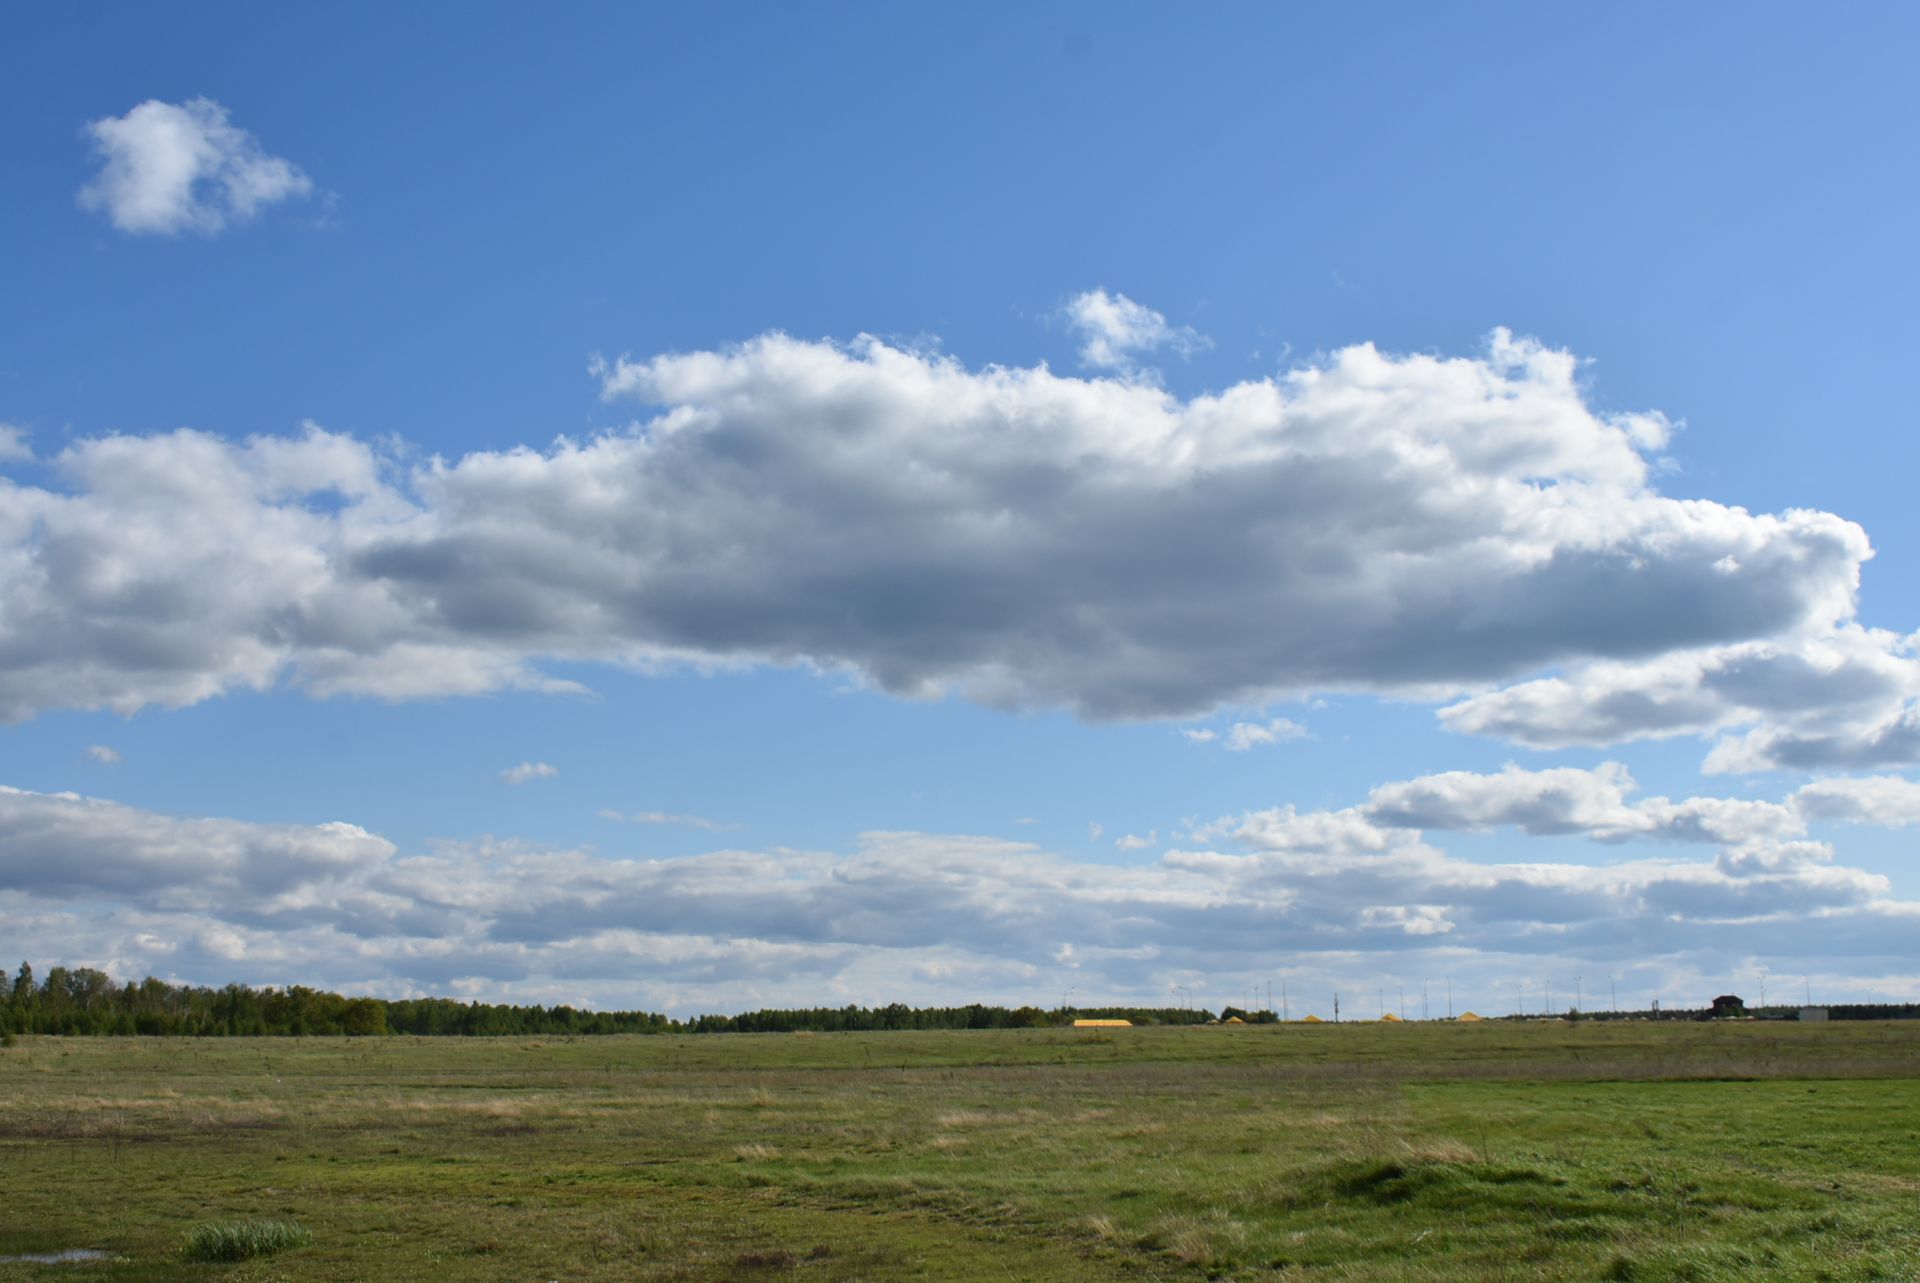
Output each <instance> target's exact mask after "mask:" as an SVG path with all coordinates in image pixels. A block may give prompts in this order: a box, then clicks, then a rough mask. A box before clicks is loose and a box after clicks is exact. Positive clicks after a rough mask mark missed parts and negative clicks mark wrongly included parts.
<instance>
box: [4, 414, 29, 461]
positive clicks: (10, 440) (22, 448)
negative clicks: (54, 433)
mask: <svg viewBox="0 0 1920 1283" xmlns="http://www.w3.org/2000/svg"><path fill="white" fill-rule="evenodd" d="M32 458H33V447H32V446H30V445H28V444H27V430H26V429H25V428H19V427H15V426H14V425H13V424H11V423H0V463H25V462H28V461H30V460H31V459H32Z"/></svg>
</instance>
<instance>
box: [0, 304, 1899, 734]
mask: <svg viewBox="0 0 1920 1283" xmlns="http://www.w3.org/2000/svg"><path fill="white" fill-rule="evenodd" d="M1577 373H1578V367H1577V363H1576V361H1575V360H1574V359H1573V358H1572V357H1571V356H1570V355H1568V354H1566V353H1563V352H1557V351H1552V350H1549V349H1546V348H1543V347H1541V346H1539V345H1537V344H1534V343H1531V342H1527V341H1524V340H1518V339H1515V338H1513V337H1511V336H1509V335H1507V334H1506V333H1504V332H1497V333H1496V334H1495V335H1494V336H1493V338H1492V339H1491V340H1490V342H1489V344H1488V346H1487V348H1486V350H1485V351H1484V352H1483V353H1482V354H1481V355H1479V356H1477V357H1473V358H1455V359H1442V358H1438V357H1432V356H1423V355H1415V356H1392V355H1388V354H1384V353H1381V352H1379V351H1377V350H1375V349H1374V348H1373V347H1371V346H1368V345H1361V346H1357V347H1352V348H1348V349H1345V350H1342V351H1340V352H1337V353H1334V354H1333V355H1331V356H1329V357H1327V358H1326V359H1325V360H1323V361H1320V362H1318V363H1316V364H1313V365H1311V366H1307V367H1302V368H1299V369H1295V370H1293V371H1292V372H1290V373H1288V374H1286V375H1285V376H1283V377H1281V378H1278V379H1275V380H1260V381H1253V382H1246V383H1241V384H1238V385H1235V386H1233V387H1231V388H1228V389H1227V390H1225V391H1224V392H1221V393H1219V394H1217V395H1209V396H1199V397H1194V398H1192V399H1187V400H1183V399H1180V398H1178V397H1175V396H1173V395H1171V394H1169V393H1167V392H1165V391H1164V390H1161V389H1159V388H1157V387H1154V386H1152V385H1150V384H1148V383H1146V382H1143V381H1141V380H1137V379H1098V378H1096V379H1079V378H1068V377H1061V376H1058V375H1055V374H1053V373H1051V372H1050V371H1048V370H1046V369H1045V368H1035V369H1007V368H997V367H996V368H988V369H983V370H971V369H968V368H965V367H964V366H962V365H961V364H959V363H958V362H956V361H954V360H951V359H947V358H943V357H939V356H936V355H930V354H927V353H924V352H915V351H907V350H902V349H899V348H896V347H891V346H888V345H887V344H884V343H881V342H879V341H876V340H871V339H862V340H860V341H859V342H856V343H854V344H851V345H847V346H840V345H835V344H831V343H823V342H806V341H801V340H796V339H791V338H786V337H783V336H779V335H771V336H767V337H763V338H761V339H757V340H755V341H753V342H750V343H747V344H744V345H742V346H740V347H737V348H733V349H729V350H725V351H714V352H693V353H686V354H678V355H669V356H661V357H656V358H653V359H651V360H646V361H640V362H632V361H626V360H621V361H618V362H615V363H613V364H612V365H610V366H604V367H602V368H601V374H602V378H603V383H604V390H605V393H606V395H607V396H608V397H609V398H610V399H613V400H616V401H619V400H627V399H631V400H635V401H637V402H639V403H641V404H643V405H645V406H647V407H650V408H649V409H648V411H647V416H646V417H645V418H644V419H643V420H641V421H639V422H637V423H635V424H634V425H633V426H632V427H631V428H629V429H627V430H623V431H620V432H615V433H612V434H609V435H605V436H601V437H598V438H595V439H592V440H588V441H583V442H573V441H566V440H561V441H558V442H556V443H555V444H554V445H552V446H551V447H549V448H547V449H544V450H534V449H517V450H511V451H505V452H484V453H476V454H470V455H467V456H464V457H462V458H459V459H454V460H433V461H431V462H429V463H426V464H424V465H421V466H417V467H412V468H403V467H401V466H400V465H399V464H398V463H396V462H395V461H393V460H391V459H386V458H383V457H382V456H381V455H380V454H379V453H378V452H376V451H375V450H374V449H372V448H370V447H369V446H368V445H367V444H366V443H364V442H362V441H359V440H355V439H353V438H350V437H346V436H342V435H338V434H333V433H328V432H325V431H322V430H320V429H318V428H311V429H309V430H308V432H307V433H306V434H305V435H304V436H301V437H297V438H274V437H260V438H254V439H251V440H247V441H244V442H238V443H235V442H229V441H225V440H221V439H218V438H215V437H212V436H208V435H205V434H200V433H195V432H191V431H181V432H174V433H170V434H166V435H160V436H151V437H129V436H114V437H107V438H101V439H95V440H88V441H83V442H80V443H78V444H75V445H73V446H70V447H68V448H67V449H66V450H64V451H63V452H62V453H61V454H59V455H58V456H57V457H55V458H54V459H52V460H50V461H49V463H50V465H51V467H52V469H53V472H54V474H55V476H56V478H57V481H56V483H54V484H50V485H31V484H24V483H17V482H14V483H7V484H5V485H4V487H0V602H4V605H0V715H4V716H7V717H10V718H14V719H18V718H22V717H27V716H31V715H33V714H34V713H36V712H38V711H41V710H44V709H47V708H51V707H58V706H77V707H101V706H104V707H110V708H114V709H118V710H122V711H131V710H134V709H137V708H140V707H142V706H144V705H148V704H161V705H180V704H185V703H190V702H193V701H195V700H199V699H203V698H206V697H208V696H210V695H213V694H216V693H219V692H222V691H226V690H230V689H234V688H236V687H241V688H245V687H252V688H259V687H264V686H267V685H270V684H273V683H276V682H282V681H288V680H291V681H293V682H296V683H299V684H301V685H303V686H304V687H305V688H307V689H309V690H312V691H314V692H316V693H320V694H331V693H342V692H344V693H356V694H370V695H375V696H380V697H388V698H407V697H414V696H423V695H439V694H448V693H462V692H474V691H484V690H492V689H498V688H501V687H505V686H535V687H548V688H564V687H565V686H566V683H564V682H559V681H556V680H554V679H552V678H550V677H547V676H545V675H544V674H543V673H542V672H541V670H540V667H539V665H540V663H541V661H543V660H552V659H564V660H578V659H586V660H600V661H607V662H613V663H621V664H629V665H640V666H644V665H653V664H662V663H677V662H690V663H702V664H706V663H722V664H725V663H774V664H806V665H814V666H820V667H824V668H833V669H840V670H845V671H850V672H852V673H855V674H857V675H859V676H860V677H861V678H862V679H864V680H866V681H868V682H871V683H873V684H874V685H876V686H878V687H881V688H883V689H886V690H888V691H892V692H896V693H902V694H915V695H918V694H927V693H932V692H939V691H949V690H951V691H957V692H960V693H962V694H964V695H966V696H968V697H970V698H974V699H978V700H982V701H986V702H990V703H994V704H999V705H1007V706H1021V707H1031V706H1051V707H1065V708H1069V709H1072V710H1074V711H1076V712H1078V713H1080V714H1082V715H1085V716H1089V717H1095V718H1105V717H1135V716H1174V715H1185V714H1192V713H1198V712H1203V711H1206V710H1209V709H1213V708H1216V707H1219V706H1222V705H1226V704H1250V703H1259V702H1262V701H1266V700H1269V699H1271V698H1274V697H1276V696H1278V695H1280V694H1284V693H1291V692H1299V691H1303V690H1308V689H1315V688H1319V689H1328V688H1341V689H1357V690H1374V691H1398V692H1413V693H1435V692H1438V691H1442V690H1447V689H1461V688H1463V684H1482V685H1484V684H1487V683H1498V682H1502V681H1508V680H1511V679H1515V678H1523V677H1528V676H1531V675H1534V674H1537V673H1538V672H1539V671H1540V670H1541V669H1542V668H1543V667H1545V666H1549V665H1556V664H1577V663H1581V662H1584V661H1589V660H1604V661H1609V662H1628V663H1630V662H1635V661H1639V660H1642V659H1645V658H1646V657H1657V656H1662V655H1665V654H1669V653H1673V652H1677V651H1684V650H1687V649H1688V648H1693V649H1698V648H1702V647H1713V646H1727V645H1739V644H1745V643H1749V642H1752V641H1753V640H1754V639H1756V638H1767V637H1774V636H1786V635H1797V634H1799V633H1803V632H1806V631H1807V630H1816V631H1817V630H1820V629H1830V628H1831V627H1832V626H1833V625H1834V624H1835V622H1836V621H1843V620H1845V619H1846V618H1847V617H1848V616H1849V615H1850V612H1851V610H1852V603H1853V594H1854V590H1855V586H1856V583H1857V577H1858V569H1859V565H1860V563H1861V561H1862V560H1863V559H1864V558H1866V557H1867V556H1868V555H1870V550H1869V548H1868V545H1867V541H1866V538H1865V536H1864V535H1863V533H1862V532H1861V531H1860V530H1859V528H1858V527H1856V526H1854V525H1852V524H1850V523H1849V522H1846V521H1844V520H1841V519H1840V518H1838V517H1835V516H1831V515H1828V514H1825V513H1818V512H1806V511H1796V512H1789V513H1785V514H1781V515H1756V514H1752V513H1749V512H1746V511H1744V510H1741V509H1738V508H1731V507H1725V506H1722V505H1719V504H1714V503H1708V502H1703V501H1686V500H1676V499H1671V498H1667V497H1664V496H1662V495H1661V494H1659V493H1658V492H1657V491H1656V490H1655V489H1654V488H1652V486H1651V485H1650V483H1649V456H1650V455H1651V454H1652V453H1653V452H1656V451H1658V450H1659V449H1660V448H1662V446H1663V444H1664V442H1665V439H1666V435H1667V425H1666V423H1665V421H1664V420H1663V419H1661V418H1660V417H1659V416H1657V415H1628V416H1608V415H1603V414H1600V413H1597V412H1596V411H1594V410H1593V409H1592V408H1591V407H1589V406H1588V404H1587V403H1586V401H1585V399H1584V397H1583V393H1582V389H1581V387H1580V385H1579V382H1578V379H1577ZM1456 720H1457V721H1459V722H1460V723H1461V724H1469V723H1470V722H1471V719H1461V718H1457V719H1456ZM1485 724H1486V725H1487V726H1489V727H1494V726H1496V725H1505V724H1506V723H1502V722H1500V721H1499V719H1497V718H1495V719H1485Z"/></svg>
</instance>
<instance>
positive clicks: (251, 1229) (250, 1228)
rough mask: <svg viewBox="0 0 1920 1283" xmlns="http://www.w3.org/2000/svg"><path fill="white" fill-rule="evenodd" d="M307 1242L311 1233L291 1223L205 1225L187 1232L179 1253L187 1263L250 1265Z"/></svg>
mask: <svg viewBox="0 0 1920 1283" xmlns="http://www.w3.org/2000/svg"><path fill="white" fill-rule="evenodd" d="M311 1242H313V1235H312V1233H311V1232H309V1231H308V1230H306V1229H303V1228H302V1227H300V1226H298V1225H295V1224H294V1223H293V1222H292V1221H226V1222H221V1223H214V1222H209V1223H207V1224H205V1225H196V1226H194V1227H193V1228H192V1229H191V1230H188V1231H187V1239H186V1242H185V1243H184V1244H182V1246H181V1253H182V1255H184V1256H185V1257H186V1258H187V1259H188V1260H190V1261H250V1260H252V1259H253V1258H254V1257H256V1256H272V1255H273V1254H274V1253H275V1252H284V1251H286V1250H287V1249H288V1248H292V1247H305V1246H306V1245H307V1244H309V1243H311Z"/></svg>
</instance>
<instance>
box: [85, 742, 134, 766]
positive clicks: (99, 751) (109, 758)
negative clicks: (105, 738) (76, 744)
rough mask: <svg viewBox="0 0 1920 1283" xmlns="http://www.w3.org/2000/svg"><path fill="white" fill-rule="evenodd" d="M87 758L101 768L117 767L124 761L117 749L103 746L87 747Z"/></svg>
mask: <svg viewBox="0 0 1920 1283" xmlns="http://www.w3.org/2000/svg"><path fill="white" fill-rule="evenodd" d="M87 756H88V757H90V758H92V759H93V760H94V761H96V762H98V763H100V765H102V766H118V765H120V763H121V762H123V761H125V760H126V759H125V758H123V757H122V756H121V755H120V750H119V749H117V748H108V747H107V746H106V745H105V744H89V745H87Z"/></svg>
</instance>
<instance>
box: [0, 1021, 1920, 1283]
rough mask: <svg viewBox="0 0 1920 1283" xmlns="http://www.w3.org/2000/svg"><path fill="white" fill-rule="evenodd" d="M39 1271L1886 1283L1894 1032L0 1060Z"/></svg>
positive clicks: (1907, 1070) (778, 1044)
mask: <svg viewBox="0 0 1920 1283" xmlns="http://www.w3.org/2000/svg"><path fill="white" fill-rule="evenodd" d="M246 1221H279V1222H293V1223H295V1224H298V1225H299V1226H302V1227H305V1228H306V1229H307V1230H309V1231H311V1233H312V1242H311V1244H310V1245H308V1246H305V1247H303V1248H302V1250H300V1251H298V1252H292V1253H287V1254H284V1255H278V1256H272V1257H255V1258H253V1259H250V1260H244V1261H241V1262H239V1263H237V1264H231V1265H215V1264H207V1263H204V1262H201V1261H196V1260H191V1259H188V1258H187V1256H186V1255H184V1254H182V1253H181V1252H180V1251H179V1245H180V1243H181V1241H182V1237H183V1234H184V1233H185V1232H186V1231H187V1230H188V1229H189V1228H190V1227H193V1226H196V1225H203V1224H206V1223H209V1222H211V1223H216V1224H219V1223H227V1222H246ZM76 1247H81V1248H95V1249H101V1250H104V1251H107V1252H109V1253H110V1254H111V1255H112V1258H113V1259H110V1260H107V1261H102V1262H92V1263H80V1264H66V1265H59V1266H44V1267H42V1266H34V1265H29V1264H24V1263H11V1264H0V1281H11V1280H16V1279H31V1278H48V1279H52V1278H59V1279H70V1280H98V1279H117V1280H155V1281H156V1283H166V1281H168V1280H184V1279H208V1278H220V1279H232V1280H236V1281H237V1280H262V1281H264V1280H270V1279H271V1280H287V1281H289V1283H292V1281H293V1280H348V1279H368V1278H421V1279H435V1280H441V1279H445V1280H494V1279H499V1280H508V1279H512V1280H527V1279H556V1280H582V1281H585V1280H602V1279H604V1280H615V1279H618V1280H627V1279H637V1280H660V1281H665V1280H684V1281H687V1283H696V1281H700V1280H715V1281H719V1280H742V1279H746V1280H752V1279H769V1280H801V1281H809V1280H818V1281H820V1283H828V1281H834V1283H838V1281H840V1280H849V1281H851V1280H892V1279H924V1280H965V1279H993V1280H1003V1281H1004V1280H1008V1279H1015V1280H1082V1279H1126V1280H1139V1281H1140V1283H1150V1281H1151V1280H1178V1279H1190V1280H1204V1279H1214V1278H1219V1279H1227V1278H1230V1279H1236V1280H1285V1281H1286V1283H1306V1281H1312V1283H1332V1281H1333V1280H1340V1281H1342V1283H1354V1281H1361V1280H1394V1281H1396V1283H1399V1281H1402V1280H1405V1281H1408V1283H1426V1281H1429V1280H1431V1281H1433V1283H1440V1281H1442V1280H1446V1281H1448V1283H1454V1281H1461V1280H1464V1281H1472V1280H1513V1281H1515V1283H1518V1281H1519V1280H1601V1279H1616V1280H1618V1279H1631V1280H1641V1281H1649V1280H1652V1281H1661V1280H1673V1281H1683V1280H1684V1281H1697V1283H1711V1281H1715V1280H1727V1281H1728V1283H1732V1281H1733V1280H1746V1279H1754V1278H1768V1279H1782V1280H1823V1281H1833V1283H1868V1281H1870V1280H1902V1281H1903V1283H1912V1280H1915V1279H1916V1278H1920V1024H1893V1023H1886V1024H1865V1023H1862V1024H1829V1025H1825V1026H1815V1025H1809V1026H1795V1025H1791V1024H1743V1025H1717V1026H1710V1025H1695V1024H1678V1023H1676V1024H1670V1025H1646V1024H1638V1025H1628V1024H1619V1025H1610V1024H1599V1023H1582V1024H1579V1025H1563V1024H1558V1023H1538V1024H1524V1025H1514V1024H1495V1025H1490V1026H1477V1027H1476V1026H1447V1025H1436V1026H1408V1027H1381V1026H1376V1025H1345V1026H1339V1027H1334V1026H1318V1027H1301V1026H1283V1027H1278V1028H1274V1027H1247V1028H1242V1029H1205V1028H1202V1029H1184V1030H1181V1029H1138V1030H1129V1031H1121V1032H1119V1033H1100V1034H1093V1035H1089V1034H1085V1033H1081V1034H1075V1033H1072V1032H1070V1031H1065V1030H1031V1031H1000V1032H980V1033H966V1032H950V1033H924V1034H922V1033H899V1034H836V1035H817V1036H806V1035H771V1034H770V1035H759V1036H746V1035H737V1036H724V1037H720V1036H713V1037H680V1038H665V1037H663V1038H620V1039H582V1040H578V1041H565V1040H557V1041H556V1040H540V1039H498V1040H482V1041H463V1040H458V1039H440V1040H413V1039H401V1038H392V1039H364V1040H355V1041H349V1040H343V1039H342V1040H324V1041H322V1040H290V1039H289V1040H269V1039H260V1040H233V1041H225V1040H206V1041H190V1040H134V1039H73V1040H60V1039H51V1038H26V1039H22V1040H20V1043H19V1045H18V1046H16V1047H13V1048H9V1049H6V1050H4V1051H0V1256H6V1255H12V1254H17V1253H21V1252H45V1251H57V1250H60V1249H63V1248H76Z"/></svg>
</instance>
